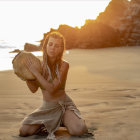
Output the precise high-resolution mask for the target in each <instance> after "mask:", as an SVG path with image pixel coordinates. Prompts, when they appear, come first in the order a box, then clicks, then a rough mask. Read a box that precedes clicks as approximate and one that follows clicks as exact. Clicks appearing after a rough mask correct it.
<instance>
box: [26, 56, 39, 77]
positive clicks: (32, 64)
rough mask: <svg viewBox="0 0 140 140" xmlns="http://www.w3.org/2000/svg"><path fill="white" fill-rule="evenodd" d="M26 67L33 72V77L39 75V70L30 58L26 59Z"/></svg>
mask: <svg viewBox="0 0 140 140" xmlns="http://www.w3.org/2000/svg"><path fill="white" fill-rule="evenodd" d="M25 65H26V66H27V68H28V69H29V71H30V72H32V74H33V75H36V73H38V70H37V68H36V67H35V65H34V63H33V62H32V60H31V59H30V58H29V57H27V58H26V59H25Z"/></svg>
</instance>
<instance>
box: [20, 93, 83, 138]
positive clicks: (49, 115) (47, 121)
mask: <svg viewBox="0 0 140 140" xmlns="http://www.w3.org/2000/svg"><path fill="white" fill-rule="evenodd" d="M67 109H69V110H73V111H74V113H75V114H76V115H77V116H78V117H79V118H81V115H80V112H79V110H78V109H77V108H76V106H75V104H74V103H73V101H72V100H71V99H70V97H68V95H66V97H65V99H63V100H60V101H58V102H51V101H49V102H46V101H44V100H43V103H42V106H41V107H39V108H38V109H36V110H35V111H34V112H32V113H31V114H30V115H28V116H27V117H25V119H24V120H23V121H22V124H44V126H45V127H46V129H47V132H48V133H49V135H48V136H47V140H54V139H55V135H54V132H55V131H56V130H57V129H58V128H59V127H60V124H61V123H62V117H63V114H64V113H65V111H66V110H67Z"/></svg>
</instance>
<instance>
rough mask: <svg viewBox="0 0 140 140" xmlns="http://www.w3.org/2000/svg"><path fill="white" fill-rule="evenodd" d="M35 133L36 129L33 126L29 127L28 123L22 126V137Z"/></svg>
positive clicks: (20, 131)
mask: <svg viewBox="0 0 140 140" xmlns="http://www.w3.org/2000/svg"><path fill="white" fill-rule="evenodd" d="M34 133H35V129H34V128H33V127H29V126H26V125H23V126H21V128H20V129H19V136H21V137H26V136H30V135H33V134H34Z"/></svg>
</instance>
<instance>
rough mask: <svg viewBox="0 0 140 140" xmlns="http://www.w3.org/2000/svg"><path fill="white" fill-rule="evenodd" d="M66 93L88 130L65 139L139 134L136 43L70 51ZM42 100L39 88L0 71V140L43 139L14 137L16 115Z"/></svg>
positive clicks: (135, 137)
mask: <svg viewBox="0 0 140 140" xmlns="http://www.w3.org/2000/svg"><path fill="white" fill-rule="evenodd" d="M64 58H65V59H66V60H67V61H68V62H69V63H70V69H69V73H68V79H67V85H66V93H67V94H68V95H69V96H70V97H71V98H72V99H73V101H74V102H75V104H76V105H77V107H78V108H79V110H80V111H81V114H82V116H83V118H84V119H85V121H86V123H87V126H88V130H89V132H90V133H92V134H94V136H92V135H87V136H86V135H85V136H82V137H72V136H70V135H69V134H68V133H67V131H66V130H65V129H60V130H58V131H57V132H56V136H57V138H58V139H62V140H63V139H68V140H92V139H95V140H139V139H140V133H139V132H140V47H120V48H106V49H94V50H78V49H75V50H70V51H69V54H67V55H66V54H65V55H64ZM41 103H42V96H41V92H40V90H38V91H37V93H36V94H32V93H31V92H30V91H29V89H28V88H27V86H26V84H25V82H24V81H22V80H20V79H19V78H18V77H17V76H16V75H15V74H14V72H13V71H1V72H0V110H1V112H0V140H32V139H39V140H43V139H44V138H45V137H46V136H38V135H34V136H30V137H26V138H23V137H19V136H18V129H19V127H20V122H21V121H22V119H23V118H24V117H25V116H26V115H28V114H29V113H31V112H32V111H33V110H35V109H36V108H37V107H39V105H40V104H41Z"/></svg>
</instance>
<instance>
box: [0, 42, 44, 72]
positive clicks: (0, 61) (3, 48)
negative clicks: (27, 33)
mask: <svg viewBox="0 0 140 140" xmlns="http://www.w3.org/2000/svg"><path fill="white" fill-rule="evenodd" d="M29 43H32V44H35V45H39V42H29ZM24 44H25V42H22V43H15V42H10V41H5V40H0V71H3V70H12V69H13V65H12V60H13V58H14V57H15V55H17V53H10V52H11V51H13V50H15V49H20V50H24ZM32 53H33V54H34V55H35V56H41V55H42V52H32Z"/></svg>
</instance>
